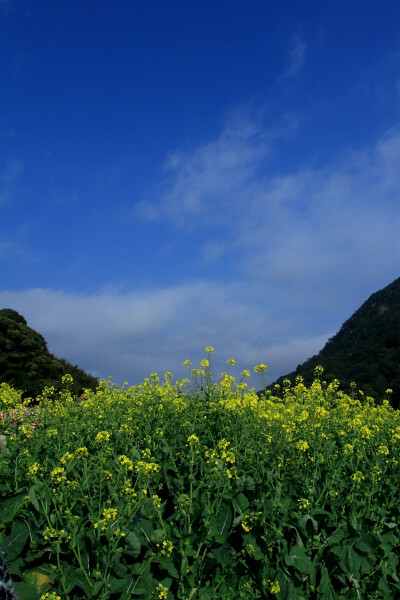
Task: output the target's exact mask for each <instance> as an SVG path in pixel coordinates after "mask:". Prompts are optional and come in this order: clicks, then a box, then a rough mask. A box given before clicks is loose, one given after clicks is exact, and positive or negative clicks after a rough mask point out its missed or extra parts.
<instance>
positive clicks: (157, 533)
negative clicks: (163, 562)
mask: <svg viewBox="0 0 400 600" xmlns="http://www.w3.org/2000/svg"><path fill="white" fill-rule="evenodd" d="M150 539H151V541H152V542H153V544H160V543H161V542H162V541H163V540H165V532H164V531H163V530H162V529H155V530H154V531H152V532H151V535H150Z"/></svg>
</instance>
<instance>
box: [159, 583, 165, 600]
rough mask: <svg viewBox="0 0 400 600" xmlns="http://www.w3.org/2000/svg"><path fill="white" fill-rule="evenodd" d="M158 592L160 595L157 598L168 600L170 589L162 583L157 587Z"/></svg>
mask: <svg viewBox="0 0 400 600" xmlns="http://www.w3.org/2000/svg"><path fill="white" fill-rule="evenodd" d="M156 592H157V594H158V595H157V598H159V600H165V599H166V598H167V594H168V588H167V587H165V586H164V585H162V583H159V584H158V585H157V587H156Z"/></svg>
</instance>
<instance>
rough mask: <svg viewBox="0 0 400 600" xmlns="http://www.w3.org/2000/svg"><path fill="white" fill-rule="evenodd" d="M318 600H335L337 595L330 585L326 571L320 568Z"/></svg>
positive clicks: (324, 568)
mask: <svg viewBox="0 0 400 600" xmlns="http://www.w3.org/2000/svg"><path fill="white" fill-rule="evenodd" d="M318 592H319V594H320V595H319V596H318V598H319V600H337V594H336V592H335V590H334V588H333V585H332V583H331V580H330V577H329V573H328V570H327V569H326V567H322V577H321V583H320V584H319V586H318Z"/></svg>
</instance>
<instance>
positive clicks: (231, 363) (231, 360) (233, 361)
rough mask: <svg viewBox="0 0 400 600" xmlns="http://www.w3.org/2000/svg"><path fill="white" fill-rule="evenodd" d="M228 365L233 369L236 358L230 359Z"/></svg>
mask: <svg viewBox="0 0 400 600" xmlns="http://www.w3.org/2000/svg"><path fill="white" fill-rule="evenodd" d="M226 364H227V365H229V366H230V367H233V366H234V365H235V364H236V360H235V359H234V358H228V360H227V361H226Z"/></svg>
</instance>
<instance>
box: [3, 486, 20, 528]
mask: <svg viewBox="0 0 400 600" xmlns="http://www.w3.org/2000/svg"><path fill="white" fill-rule="evenodd" d="M25 496H26V494H25V493H22V494H17V495H16V496H13V497H12V498H8V499H7V500H4V502H2V503H1V504H0V523H4V524H6V523H9V522H10V521H13V520H14V518H15V516H16V515H17V514H18V512H19V509H20V508H21V507H22V506H23V504H24V502H25V500H24V498H25Z"/></svg>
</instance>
